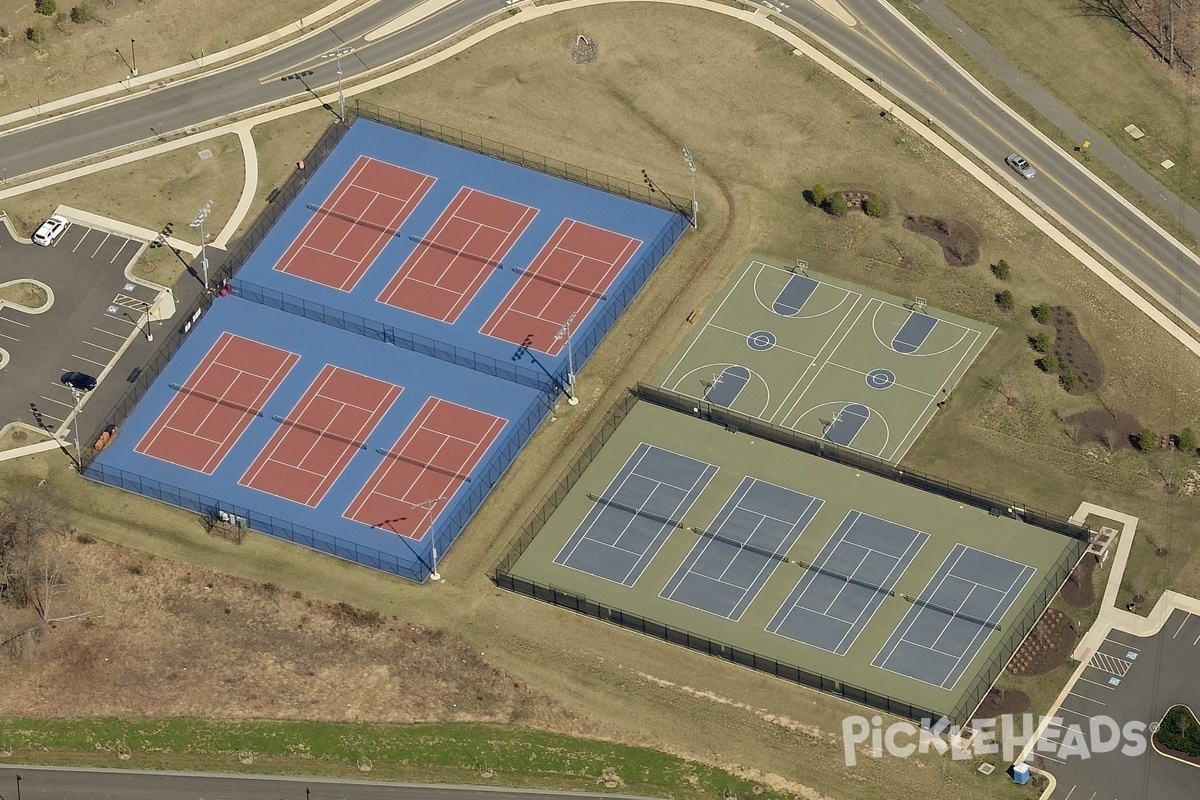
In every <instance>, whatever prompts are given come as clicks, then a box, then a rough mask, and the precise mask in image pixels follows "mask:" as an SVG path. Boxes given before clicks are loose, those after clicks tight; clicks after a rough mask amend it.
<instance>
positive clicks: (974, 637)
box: [871, 544, 1035, 689]
mask: <svg viewBox="0 0 1200 800" xmlns="http://www.w3.org/2000/svg"><path fill="white" fill-rule="evenodd" d="M1034 572H1035V570H1034V568H1033V567H1031V566H1029V565H1028V564H1022V563H1020V562H1018V561H1013V560H1011V559H1007V558H1004V557H1002V556H998V555H995V554H992V553H985V552H982V551H980V550H976V549H974V548H972V547H968V546H967V545H964V544H959V545H955V547H954V550H953V551H951V553H950V555H948V556H946V560H945V561H944V562H942V565H941V566H940V567H938V570H937V572H936V573H935V574H934V576H933V578H932V579H931V580H930V581H929V584H928V585H927V586H926V587H925V588H924V589H923V590H921V593H920V595H918V596H917V597H915V598H911V597H910V598H906V599H908V600H909V601H910V602H912V604H913V605H912V608H910V609H909V611H908V613H907V614H905V615H904V620H903V621H902V622H901V623H900V625H899V626H898V627H897V628H896V630H895V632H893V633H892V635H891V636H890V637H889V638H888V640H887V643H886V644H884V646H883V649H882V650H880V651H879V654H878V655H877V656H875V660H874V661H873V662H871V663H872V664H874V665H875V666H877V667H879V668H880V669H886V670H890V671H891V672H896V673H899V674H901V675H906V676H908V677H910V678H915V679H917V680H919V681H923V682H925V683H928V684H931V685H933V686H938V687H941V688H943V689H945V688H948V687H950V686H953V685H954V684H955V683H956V682H957V681H958V679H959V678H960V677H961V676H962V674H963V671H964V670H966V668H967V665H968V664H969V663H970V662H971V659H972V658H974V657H975V654H976V653H978V652H979V649H980V648H981V647H983V645H984V642H986V641H987V638H988V636H989V635H990V634H991V632H992V631H994V630H999V626H1000V620H1002V619H1004V615H1005V614H1006V613H1008V609H1009V608H1011V607H1012V604H1013V603H1014V602H1015V601H1016V599H1017V597H1018V596H1019V595H1020V594H1021V590H1022V589H1024V588H1025V586H1026V584H1028V583H1029V580H1030V579H1031V578H1032V577H1033V574H1034Z"/></svg>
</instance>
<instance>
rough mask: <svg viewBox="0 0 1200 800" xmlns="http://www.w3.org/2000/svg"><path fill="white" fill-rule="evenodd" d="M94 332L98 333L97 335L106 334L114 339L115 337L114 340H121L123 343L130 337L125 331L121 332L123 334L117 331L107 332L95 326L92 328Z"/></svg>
mask: <svg viewBox="0 0 1200 800" xmlns="http://www.w3.org/2000/svg"><path fill="white" fill-rule="evenodd" d="M92 330H94V331H96V332H97V333H106V334H108V335H109V336H112V337H114V338H117V339H120V340H122V341H124V340H125V337H126V336H127V335H128V333H127V332H125V331H121V332H117V331H106V330H104V328H97V327H96V326H95V325H93V326H92Z"/></svg>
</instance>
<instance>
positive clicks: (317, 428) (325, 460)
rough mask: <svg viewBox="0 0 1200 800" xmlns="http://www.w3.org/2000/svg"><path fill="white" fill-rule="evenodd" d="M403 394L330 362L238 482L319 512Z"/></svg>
mask: <svg viewBox="0 0 1200 800" xmlns="http://www.w3.org/2000/svg"><path fill="white" fill-rule="evenodd" d="M402 391H404V390H403V389H402V388H401V387H399V386H396V385H395V384H393V383H386V382H385V381H380V380H376V379H375V378H368V377H367V376H366V375H360V374H358V373H357V372H350V371H349V370H345V369H341V368H339V367H335V366H332V365H330V364H326V365H325V368H324V369H322V370H321V374H320V375H318V376H317V379H316V380H315V381H313V384H312V386H310V387H308V391H307V392H305V393H304V396H303V397H301V398H300V401H299V402H298V403H296V406H295V408H293V409H292V410H291V412H290V413H289V414H288V415H287V417H286V418H282V417H281V418H274V417H273V418H272V419H273V420H274V421H275V422H278V423H279V425H280V427H279V430H277V431H275V435H274V436H272V437H271V441H269V442H267V446H266V447H264V448H263V450H262V452H261V453H259V454H258V458H256V459H255V460H254V463H253V464H251V465H250V468H249V469H248V470H246V474H244V475H243V476H242V479H241V480H240V481H238V483H240V484H241V485H243V486H250V487H252V488H254V489H258V490H259V491H262V492H267V493H269V494H273V495H275V496H277V497H283V498H286V499H288V500H292V501H295V502H297V503H303V504H304V505H306V506H310V507H312V508H316V507H317V505H318V504H319V503H320V502H321V500H322V499H323V498H324V497H325V493H326V492H328V491H329V489H330V487H332V486H333V484H334V482H335V481H337V479H338V477H339V476H341V474H342V471H343V470H344V469H346V465H347V464H349V463H350V459H352V458H354V456H355V454H357V453H358V452H359V451H360V450H363V449H365V447H366V439H367V437H368V436H370V435H371V432H372V431H373V430H375V426H376V425H377V424H379V420H381V419H383V415H384V414H386V413H387V411H388V409H389V408H391V407H392V403H394V402H396V398H397V397H399V396H400V393H401V392H402Z"/></svg>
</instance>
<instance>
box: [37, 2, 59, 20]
mask: <svg viewBox="0 0 1200 800" xmlns="http://www.w3.org/2000/svg"><path fill="white" fill-rule="evenodd" d="M33 10H34V11H36V12H38V13H39V14H45V15H46V16H47V17H53V16H54V12H56V11H58V3H56V2H55V0H33Z"/></svg>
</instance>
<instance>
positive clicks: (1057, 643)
mask: <svg viewBox="0 0 1200 800" xmlns="http://www.w3.org/2000/svg"><path fill="white" fill-rule="evenodd" d="M1074 624H1075V623H1074V622H1072V620H1071V618H1070V617H1068V616H1067V615H1066V614H1064V613H1063V612H1061V611H1059V610H1058V609H1056V608H1050V609H1047V610H1046V613H1045V614H1044V615H1043V616H1042V618H1041V619H1040V620H1038V623H1037V625H1035V626H1033V630H1032V631H1031V632H1030V633H1029V636H1027V637H1026V638H1025V642H1024V643H1023V644H1022V645H1021V648H1020V649H1019V650H1017V652H1016V654H1015V655H1014V656H1013V658H1012V661H1011V662H1010V663H1009V665H1008V670H1009V672H1011V673H1012V674H1013V675H1020V676H1029V675H1044V674H1045V673H1047V672H1050V671H1051V670H1053V669H1054V668H1056V667H1059V666H1062V665H1063V664H1065V663H1067V659H1068V658H1069V657H1070V655H1071V651H1072V650H1074V649H1075V629H1074Z"/></svg>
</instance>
